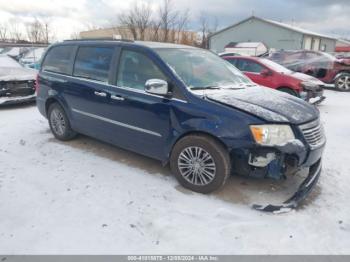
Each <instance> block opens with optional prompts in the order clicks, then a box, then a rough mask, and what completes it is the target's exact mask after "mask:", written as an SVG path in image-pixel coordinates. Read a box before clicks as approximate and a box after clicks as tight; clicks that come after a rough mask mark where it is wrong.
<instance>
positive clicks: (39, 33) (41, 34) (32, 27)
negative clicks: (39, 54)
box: [0, 18, 54, 44]
mask: <svg viewBox="0 0 350 262" xmlns="http://www.w3.org/2000/svg"><path fill="white" fill-rule="evenodd" d="M22 26H23V25H21V24H19V23H17V22H16V21H13V20H12V21H10V22H8V23H2V24H0V41H2V42H14V43H36V44H39V43H40V44H49V43H50V42H51V41H52V40H54V33H53V30H52V27H51V25H50V21H49V20H44V19H38V18H34V19H33V22H30V23H26V24H24V28H25V31H23V28H21V27H22Z"/></svg>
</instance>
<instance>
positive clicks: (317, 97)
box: [300, 86, 326, 105]
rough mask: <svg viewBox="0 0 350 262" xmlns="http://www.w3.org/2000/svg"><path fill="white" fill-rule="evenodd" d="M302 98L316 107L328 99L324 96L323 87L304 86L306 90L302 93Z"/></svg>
mask: <svg viewBox="0 0 350 262" xmlns="http://www.w3.org/2000/svg"><path fill="white" fill-rule="evenodd" d="M300 97H301V98H302V99H303V100H305V101H307V102H310V103H311V104H315V105H316V104H320V103H321V102H323V101H324V100H325V99H326V97H325V96H324V87H323V86H313V87H309V86H304V90H303V91H302V92H301V93H300Z"/></svg>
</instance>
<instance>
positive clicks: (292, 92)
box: [278, 87, 299, 97]
mask: <svg viewBox="0 0 350 262" xmlns="http://www.w3.org/2000/svg"><path fill="white" fill-rule="evenodd" d="M278 91H281V92H284V93H287V94H290V95H292V96H295V97H299V95H298V93H297V92H295V91H294V90H293V89H291V88H288V87H282V88H279V89H278Z"/></svg>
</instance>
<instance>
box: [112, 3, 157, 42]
mask: <svg viewBox="0 0 350 262" xmlns="http://www.w3.org/2000/svg"><path fill="white" fill-rule="evenodd" d="M151 17H152V9H151V6H150V4H149V3H144V2H135V3H134V5H133V6H132V8H131V9H130V10H129V11H128V12H126V13H124V14H122V15H120V16H119V22H120V24H121V25H124V26H126V27H127V28H128V29H129V31H130V33H131V34H132V36H133V38H134V40H145V35H146V31H147V30H148V29H149V28H150V26H151V24H152V20H151Z"/></svg>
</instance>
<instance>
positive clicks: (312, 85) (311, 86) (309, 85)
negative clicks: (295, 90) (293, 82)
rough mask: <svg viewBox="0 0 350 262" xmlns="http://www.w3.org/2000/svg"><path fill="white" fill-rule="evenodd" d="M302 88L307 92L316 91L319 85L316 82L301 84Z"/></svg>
mask: <svg viewBox="0 0 350 262" xmlns="http://www.w3.org/2000/svg"><path fill="white" fill-rule="evenodd" d="M300 86H301V87H302V88H303V89H305V90H314V89H317V88H318V87H319V84H318V83H316V82H311V81H308V82H301V83H300Z"/></svg>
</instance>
